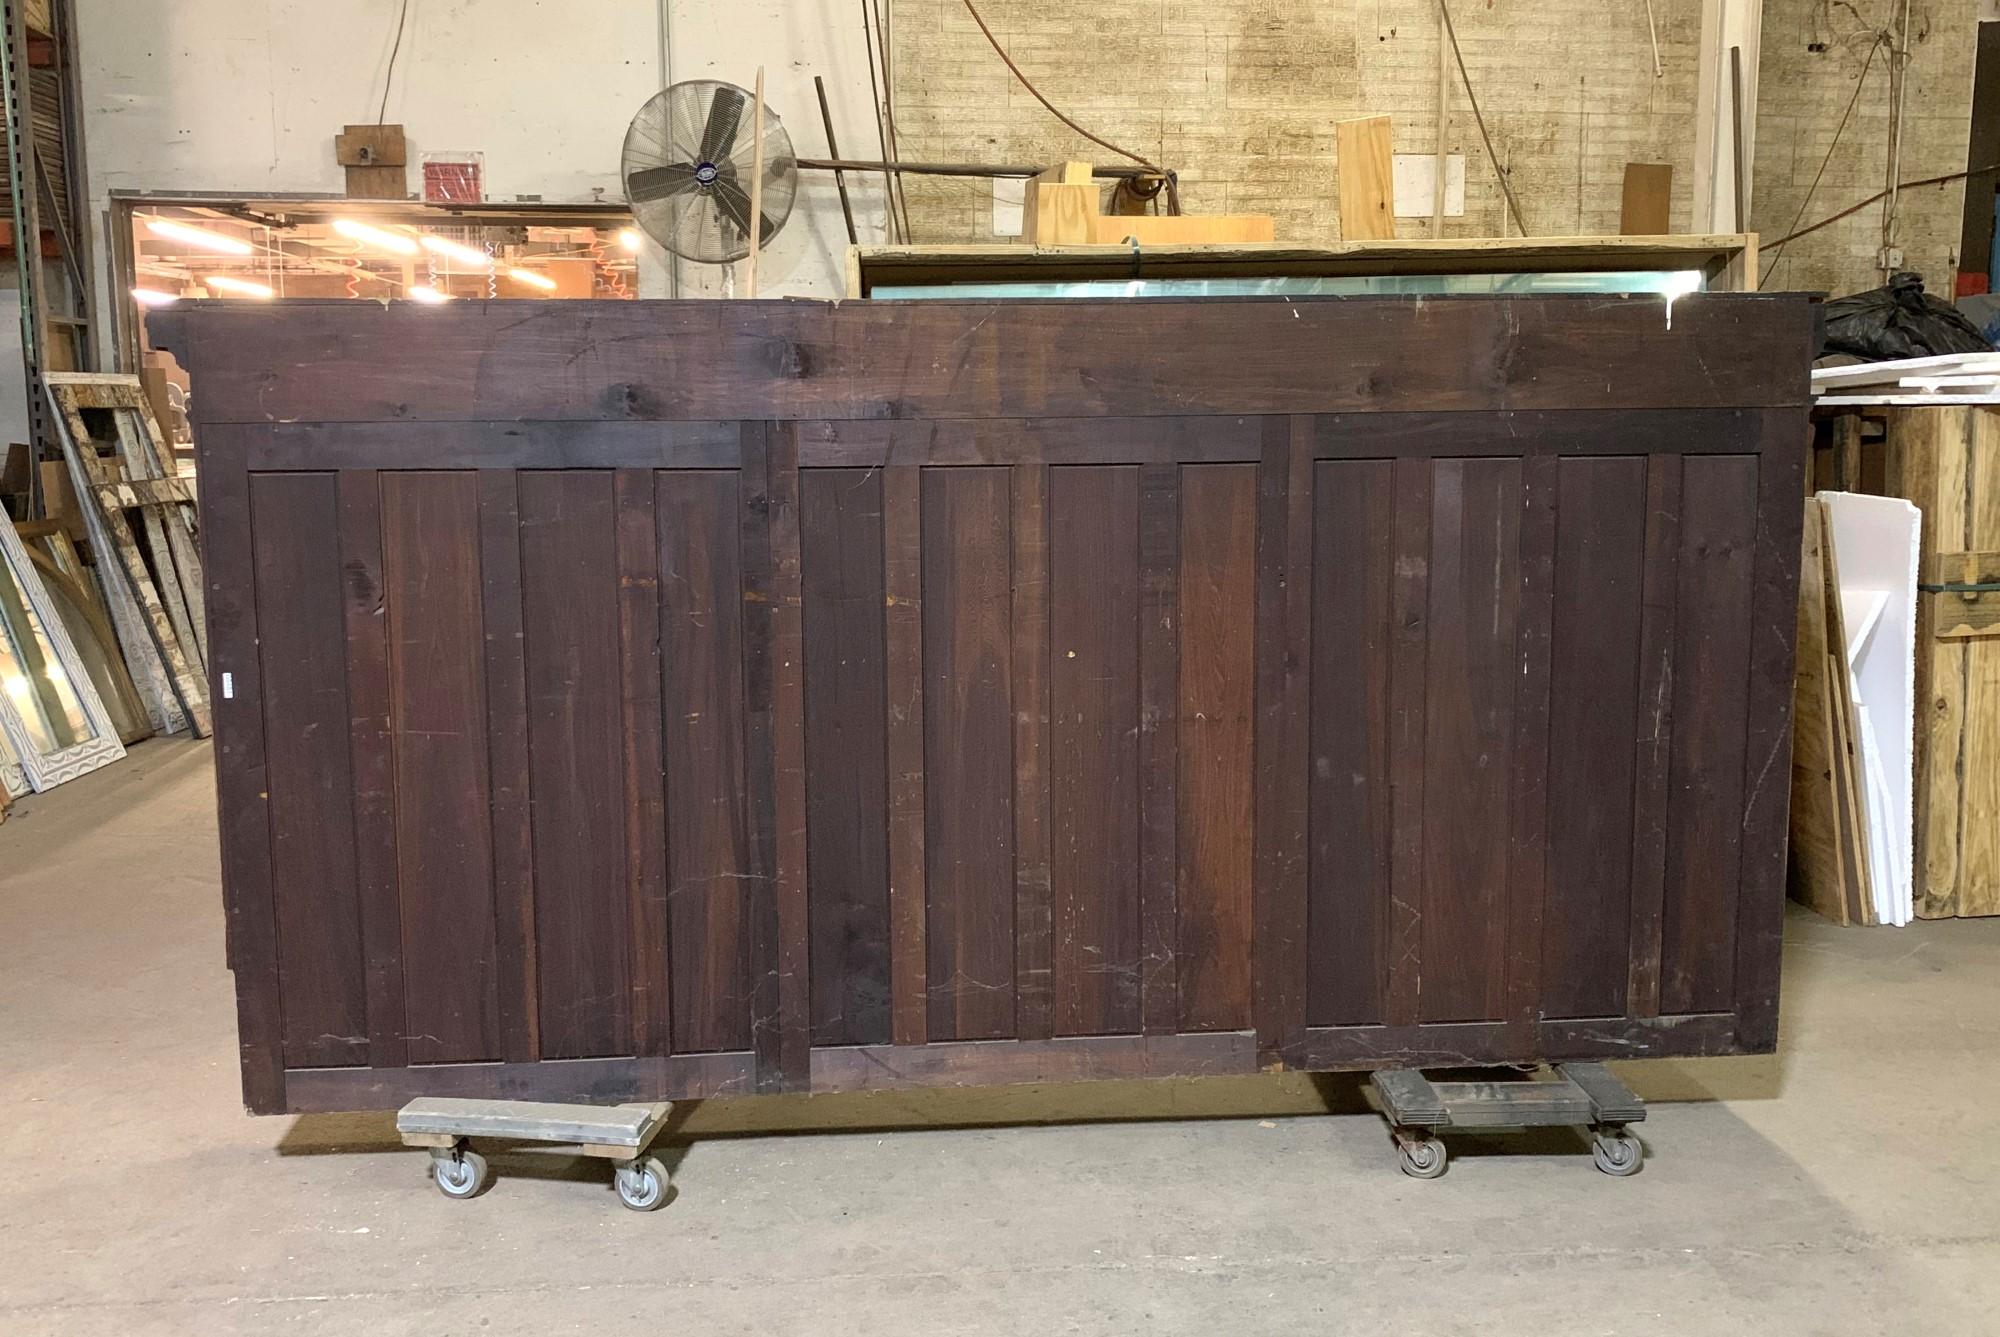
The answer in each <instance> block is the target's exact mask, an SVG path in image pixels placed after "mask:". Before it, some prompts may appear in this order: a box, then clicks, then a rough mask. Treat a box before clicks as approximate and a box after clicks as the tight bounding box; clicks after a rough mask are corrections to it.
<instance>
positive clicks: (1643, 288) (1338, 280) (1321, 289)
mask: <svg viewBox="0 0 2000 1337" xmlns="http://www.w3.org/2000/svg"><path fill="white" fill-rule="evenodd" d="M1707 286H1708V285H1707V283H1706V282H1705V281H1704V280H1703V278H1702V276H1701V272H1700V271H1699V270H1693V269H1688V270H1666V269H1659V270H1623V271H1604V272H1591V273H1549V272H1541V271H1537V272H1533V273H1516V274H1380V275H1359V274H1331V275H1317V276H1314V275H1301V276H1297V277H1291V278H1219V279H1079V280H1076V281H1073V282H1056V283H1005V282H999V283H989V282H979V283H939V284H919V285H911V286H908V287H905V286H901V285H897V284H878V285H877V286H876V287H874V288H872V289H870V290H869V294H870V296H873V297H876V298H880V299H885V300H895V299H905V298H913V297H930V298H946V299H954V298H955V299H958V300H961V301H962V300H965V299H966V298H975V297H1370V296H1405V295H1411V294H1417V293H1422V294H1426V295H1436V294H1445V295H1456V294H1461V293H1524V294H1525V293H1533V294H1535V295H1537V296H1540V295H1545V294H1552V293H1659V294H1661V295H1663V296H1667V297H1675V296H1679V295H1680V294H1682V293H1690V292H1700V291H1702V290H1703V289H1704V288H1706V287H1707Z"/></svg>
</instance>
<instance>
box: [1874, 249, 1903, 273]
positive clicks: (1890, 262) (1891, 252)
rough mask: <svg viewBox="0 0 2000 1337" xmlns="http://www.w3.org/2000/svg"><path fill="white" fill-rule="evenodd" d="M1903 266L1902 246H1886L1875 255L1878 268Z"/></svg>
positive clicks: (1899, 267) (1898, 267)
mask: <svg viewBox="0 0 2000 1337" xmlns="http://www.w3.org/2000/svg"><path fill="white" fill-rule="evenodd" d="M1902 267H1903V248H1902V247H1900V246H1884V247H1883V248H1882V250H1881V252H1880V254H1878V255H1877V256H1876V257H1875V268H1877V269H1901V268H1902Z"/></svg>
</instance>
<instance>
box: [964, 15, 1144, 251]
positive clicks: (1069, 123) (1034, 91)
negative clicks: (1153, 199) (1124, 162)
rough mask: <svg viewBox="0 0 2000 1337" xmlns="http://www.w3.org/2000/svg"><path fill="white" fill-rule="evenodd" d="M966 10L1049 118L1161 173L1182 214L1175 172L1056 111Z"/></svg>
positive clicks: (983, 24) (978, 17)
mask: <svg viewBox="0 0 2000 1337" xmlns="http://www.w3.org/2000/svg"><path fill="white" fill-rule="evenodd" d="M965 10H966V12H967V13H968V14H970V15H972V21H973V22H974V23H976V24H978V25H979V31H981V32H982V33H985V34H986V40H987V42H988V44H990V45H991V46H992V48H993V51H994V54H996V55H998V56H999V57H1000V59H1001V60H1003V61H1005V62H1006V64H1007V68H1008V69H1010V70H1012V71H1013V72H1014V77H1015V78H1016V79H1018V80H1020V83H1021V87H1023V88H1025V89H1027V90H1028V92H1029V93H1030V94H1032V95H1033V96H1034V99H1035V101H1037V102H1039V103H1041V104H1042V106H1043V107H1044V108H1046V109H1047V110H1048V113H1049V115H1051V116H1053V117H1055V118H1056V119H1057V120H1058V121H1061V122H1062V123H1063V124H1064V125H1066V126H1068V127H1069V128H1070V129H1072V130H1074V131H1076V132H1077V133H1078V134H1079V135H1082V136H1083V137H1084V138H1085V139H1087V140H1089V141H1090V142H1091V143H1093V144H1095V145H1097V146H1098V147H1099V148H1104V149H1110V150H1111V151H1112V152H1113V153H1115V154H1117V155H1118V156H1119V157H1121V158H1130V159H1131V160H1132V161H1133V162H1135V163H1138V164H1139V165H1140V166H1141V167H1144V168H1146V169H1148V170H1149V171H1153V172H1157V173H1158V174H1159V175H1160V177H1161V178H1162V179H1163V180H1165V181H1166V183H1167V208H1168V211H1169V212H1171V213H1179V212H1180V211H1181V197H1180V185H1179V183H1178V182H1177V181H1175V179H1174V175H1173V173H1172V172H1169V171H1167V170H1166V169H1165V168H1163V167H1161V166H1160V165H1159V164H1158V163H1156V162H1153V161H1151V160H1150V159H1147V158H1142V157H1140V156H1139V155H1138V154H1136V153H1134V152H1132V150H1130V149H1123V148H1120V147H1118V146H1117V145H1116V144H1114V143H1112V142H1111V141H1110V140H1108V139H1104V138H1102V137H1100V136H1098V135H1093V134H1091V133H1090V131H1088V130H1086V129H1084V128H1083V127H1082V126H1080V125H1078V124H1077V123H1076V122H1075V121H1072V120H1071V119H1070V118H1069V117H1067V116H1065V115H1063V114H1062V112H1060V111H1058V110H1057V109H1056V104H1055V103H1053V102H1051V101H1049V100H1048V99H1047V98H1045V97H1043V96H1042V90H1041V89H1039V88H1037V87H1035V86H1034V84H1032V83H1030V82H1029V81H1028V76H1027V75H1025V74H1023V73H1021V67H1020V66H1019V65H1016V64H1015V63H1014V58H1013V57H1012V56H1010V55H1008V54H1007V48H1005V47H1003V46H1001V45H1000V39H999V38H997V37H995V36H994V35H993V30H992V29H991V28H989V27H987V26H986V20H985V19H984V18H983V17H982V16H981V15H980V13H979V10H978V8H977V7H976V6H975V5H974V4H973V3H972V0H965Z"/></svg>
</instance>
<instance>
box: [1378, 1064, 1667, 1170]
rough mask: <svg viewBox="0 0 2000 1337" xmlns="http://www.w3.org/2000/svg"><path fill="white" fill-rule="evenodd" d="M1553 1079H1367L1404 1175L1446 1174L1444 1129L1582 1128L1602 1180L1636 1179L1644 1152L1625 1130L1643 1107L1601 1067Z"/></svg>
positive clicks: (1393, 1075)
mask: <svg viewBox="0 0 2000 1337" xmlns="http://www.w3.org/2000/svg"><path fill="white" fill-rule="evenodd" d="M1554 1072H1555V1075H1554V1078H1553V1079H1552V1080H1549V1081H1538V1080H1532V1079H1531V1080H1527V1081H1469V1082H1433V1081H1431V1080H1430V1079H1429V1078H1427V1077H1425V1076H1424V1075H1423V1073H1421V1072H1418V1071H1417V1070H1416V1069H1414V1068H1392V1069H1383V1070H1381V1071H1378V1072H1376V1073H1375V1074H1374V1076H1373V1078H1372V1080H1373V1083H1374V1086H1375V1094H1376V1095H1377V1096H1379V1097H1380V1098H1381V1101H1382V1112H1383V1113H1384V1114H1385V1115H1386V1116H1388V1119H1389V1127H1390V1131H1391V1132H1392V1133H1394V1134H1395V1138H1396V1154H1397V1158H1398V1160H1399V1161H1400V1163H1401V1165H1402V1168H1403V1173H1404V1174H1406V1175H1409V1176H1411V1177H1412V1178H1415V1179H1436V1178H1437V1177H1438V1176H1439V1175H1441V1174H1443V1173H1444V1171H1445V1149H1444V1143H1443V1142H1440V1141H1439V1140H1438V1139H1437V1137H1436V1136H1435V1135H1436V1134H1437V1133H1440V1132H1443V1131H1445V1130H1446V1129H1458V1130H1469V1129H1475V1128H1477V1129H1494V1128H1547V1127H1556V1126H1560V1125H1565V1124H1568V1125H1579V1124H1588V1125H1589V1126H1590V1130H1591V1134H1592V1136H1591V1147H1590V1155H1591V1160H1592V1161H1593V1162H1595V1163H1596V1165H1597V1168H1598V1169H1600V1170H1602V1171H1604V1173H1605V1174H1608V1175H1616V1176H1618V1177H1619V1178H1621V1179H1622V1178H1624V1177H1625V1176H1626V1175H1635V1174H1638V1173H1639V1168H1640V1167H1641V1166H1642V1165H1644V1164H1645V1156H1646V1152H1645V1148H1644V1147H1643V1146H1641V1145H1640V1142H1639V1139H1638V1138H1636V1137H1634V1136H1632V1134H1631V1133H1629V1132H1627V1131H1626V1128H1625V1126H1626V1125H1627V1124H1634V1123H1638V1122H1640V1121H1641V1120H1643V1119H1644V1118H1645V1117H1646V1102H1645V1101H1643V1100H1641V1099H1639V1097H1638V1096H1636V1095H1634V1094H1633V1093H1632V1091H1631V1089H1630V1088H1628V1087H1627V1086H1626V1085H1625V1083H1623V1082H1621V1081H1619V1080H1618V1079H1617V1078H1616V1077H1613V1076H1612V1075H1611V1072H1610V1070H1609V1069H1608V1068H1606V1067H1605V1066H1604V1065H1603V1064H1602V1063H1559V1064H1557V1065H1555V1069H1554Z"/></svg>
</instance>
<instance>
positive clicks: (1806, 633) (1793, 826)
mask: <svg viewBox="0 0 2000 1337" xmlns="http://www.w3.org/2000/svg"><path fill="white" fill-rule="evenodd" d="M1823 541H1824V535H1823V532H1822V525H1821V507H1820V504H1819V503H1818V502H1817V501H1813V500H1808V501H1807V502H1806V504H1805V529H1804V537H1803V539H1802V541H1801V543H1800V550H1801V560H1800V571H1801V576H1800V580H1799V629H1798V671H1797V674H1796V676H1795V679H1794V688H1793V696H1792V702H1793V704H1792V718H1793V721H1794V725H1793V742H1792V789H1791V819H1790V844H1791V855H1790V858H1791V867H1790V880H1789V885H1790V889H1791V895H1792V899H1793V900H1796V901H1799V902H1800V903H1802V904H1804V905H1808V906H1810V907H1812V908H1813V909H1814V910H1816V911H1818V912H1819V913H1820V914H1822V915H1824V916H1825V917H1826V918H1828V919H1831V920H1832V921H1833V922H1834V923H1836V924H1847V923H1849V922H1851V921H1850V918H1849V914H1848V904H1849V888H1848V886H1847V880H1846V875H1847V871H1848V869H1847V865H1846V863H1845V861H1844V860H1843V859H1842V858H1841V846H1842V830H1841V812H1840V804H1839V802H1838V801H1837V799H1836V796H1835V791H1834V768H1833V748H1834V738H1833V695H1832V690H1833V686H1834V682H1835V679H1834V664H1833V661H1832V659H1831V657H1830V649H1829V644H1828V641H1827V620H1826V595H1827V591H1826V579H1825V569H1826V568H1825V556H1824V554H1823V552H1822V548H1821V545H1822V543H1823Z"/></svg>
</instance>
